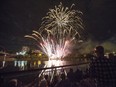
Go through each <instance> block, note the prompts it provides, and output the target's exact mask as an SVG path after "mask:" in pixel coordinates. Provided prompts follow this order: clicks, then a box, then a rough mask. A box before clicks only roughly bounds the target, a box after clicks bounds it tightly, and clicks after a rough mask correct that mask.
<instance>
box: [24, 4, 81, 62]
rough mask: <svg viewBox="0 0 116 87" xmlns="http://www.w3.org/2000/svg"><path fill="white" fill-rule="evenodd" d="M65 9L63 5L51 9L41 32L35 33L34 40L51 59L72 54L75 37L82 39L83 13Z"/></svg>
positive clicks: (44, 19)
mask: <svg viewBox="0 0 116 87" xmlns="http://www.w3.org/2000/svg"><path fill="white" fill-rule="evenodd" d="M73 6H74V4H72V6H71V7H70V8H68V7H64V6H63V5H62V3H60V4H59V5H58V6H55V8H54V9H49V12H48V13H47V16H45V17H44V18H43V19H42V20H43V22H42V24H41V27H40V29H39V31H33V33H32V35H26V36H25V37H28V38H32V39H34V40H36V41H37V42H38V43H39V47H40V48H41V50H42V51H43V52H44V53H45V54H46V55H47V56H48V58H49V60H51V59H57V58H58V59H61V58H63V57H65V56H66V55H68V54H69V53H70V50H69V49H70V48H71V46H72V43H73V42H74V41H75V37H78V38H79V37H80V34H79V32H78V30H80V29H83V24H82V19H81V17H80V16H79V15H81V14H82V12H80V11H78V10H74V9H72V7H73Z"/></svg>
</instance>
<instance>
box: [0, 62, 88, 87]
mask: <svg viewBox="0 0 116 87" xmlns="http://www.w3.org/2000/svg"><path fill="white" fill-rule="evenodd" d="M86 64H89V62H86V63H79V64H72V65H63V66H55V67H46V68H39V69H31V70H24V71H12V72H4V73H0V87H6V84H7V83H8V81H9V80H10V79H14V78H15V79H19V80H20V79H23V80H24V81H25V82H27V83H30V82H32V81H34V80H35V79H36V78H38V76H39V74H40V73H41V71H42V70H43V71H45V70H49V69H58V68H63V69H69V68H70V67H77V66H78V67H79V66H81V65H85V66H86ZM30 78H31V79H30ZM25 84H26V83H25ZM25 84H24V83H23V85H25ZM28 87H29V86H28Z"/></svg>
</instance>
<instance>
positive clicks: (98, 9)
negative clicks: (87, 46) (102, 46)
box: [0, 0, 116, 50]
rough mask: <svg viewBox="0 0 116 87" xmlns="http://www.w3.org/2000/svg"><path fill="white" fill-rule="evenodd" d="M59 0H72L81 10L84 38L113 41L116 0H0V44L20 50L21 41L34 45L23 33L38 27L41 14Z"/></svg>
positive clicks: (68, 0)
mask: <svg viewBox="0 0 116 87" xmlns="http://www.w3.org/2000/svg"><path fill="white" fill-rule="evenodd" d="M60 1H62V3H63V5H64V6H68V7H70V6H71V4H73V3H74V4H75V7H74V9H75V10H76V9H77V10H80V11H82V12H83V17H82V19H83V24H84V27H85V31H86V35H85V36H87V38H90V39H92V40H94V41H99V42H103V41H106V40H112V41H113V42H116V41H115V40H116V9H115V8H116V3H115V2H116V1H115V0H0V47H4V48H5V49H6V50H19V49H21V47H22V46H23V45H27V46H34V45H35V44H34V42H33V41H32V40H29V39H26V38H24V36H25V35H26V34H31V33H32V30H33V29H34V30H38V29H39V27H40V24H41V22H42V17H44V16H46V13H47V12H48V11H49V9H50V8H54V6H55V5H59V3H60Z"/></svg>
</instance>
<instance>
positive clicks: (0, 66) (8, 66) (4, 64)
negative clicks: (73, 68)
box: [0, 60, 79, 72]
mask: <svg viewBox="0 0 116 87" xmlns="http://www.w3.org/2000/svg"><path fill="white" fill-rule="evenodd" d="M78 62H79V61H78ZM76 63H77V61H61V60H56V61H39V60H38V61H18V60H15V61H0V72H1V71H3V72H6V71H21V70H30V69H38V68H42V67H43V66H44V65H46V66H47V67H50V66H52V65H56V66H62V65H70V64H76Z"/></svg>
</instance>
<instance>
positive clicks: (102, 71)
mask: <svg viewBox="0 0 116 87" xmlns="http://www.w3.org/2000/svg"><path fill="white" fill-rule="evenodd" d="M94 54H95V55H94V56H93V57H94V58H92V60H91V62H90V64H89V68H87V69H86V71H84V72H83V71H82V70H81V69H79V68H77V70H76V71H74V70H73V68H70V69H69V71H68V72H67V73H65V70H62V72H61V73H60V74H57V73H54V74H53V75H52V76H51V75H48V74H44V75H42V76H41V78H39V80H38V85H36V86H24V87H116V57H115V56H114V55H113V54H112V53H109V55H108V57H105V56H104V48H103V46H97V47H96V48H95V49H94ZM51 78H52V79H51ZM11 82H12V81H11ZM13 82H14V86H12V87H19V86H16V85H17V81H13ZM13 82H12V83H13ZM15 82H16V83H15ZM9 87H10V86H9ZM20 87H21V86H20ZM22 87H23V86H22Z"/></svg>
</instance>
